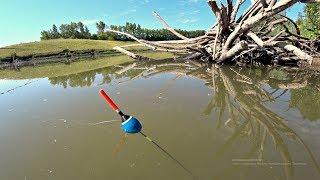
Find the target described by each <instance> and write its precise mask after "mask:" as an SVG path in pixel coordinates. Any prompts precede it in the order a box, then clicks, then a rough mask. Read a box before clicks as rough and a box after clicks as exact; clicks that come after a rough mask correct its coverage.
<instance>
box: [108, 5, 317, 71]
mask: <svg viewBox="0 0 320 180" xmlns="http://www.w3.org/2000/svg"><path fill="white" fill-rule="evenodd" d="M245 1H246V0H237V1H236V3H234V2H232V0H227V4H226V5H225V4H223V3H220V5H218V3H217V1H216V0H208V1H207V2H208V5H209V6H210V8H211V10H212V12H213V14H214V15H215V16H216V19H217V22H216V24H215V25H214V26H212V28H211V29H210V30H208V31H207V32H206V34H205V35H203V36H200V37H196V38H188V37H186V36H184V35H182V34H180V33H179V32H177V31H176V30H175V29H174V28H172V27H171V26H170V25H169V24H168V23H167V22H166V21H165V20H164V19H163V18H162V17H161V16H160V15H159V14H158V13H156V12H154V13H153V15H154V16H155V17H156V18H157V19H158V20H159V21H160V22H161V23H162V24H163V25H164V27H165V28H166V29H167V30H169V31H170V32H171V33H173V34H174V35H176V36H177V37H178V38H180V39H181V40H172V41H157V42H155V41H147V40H143V39H138V38H136V37H134V36H133V35H131V34H128V33H126V32H119V31H115V30H108V31H111V32H114V33H118V34H121V35H125V36H128V37H130V38H132V39H133V40H135V41H137V42H139V44H140V45H143V46H146V47H149V48H151V49H152V50H155V51H164V52H173V53H179V54H185V55H186V58H188V59H191V58H198V59H201V60H202V61H206V62H208V63H218V64H226V63H237V64H239V65H246V64H252V63H259V64H273V65H301V64H307V65H313V64H317V63H315V62H314V61H315V57H319V56H320V40H314V41H311V40H309V39H307V38H304V37H302V36H301V35H300V30H299V28H298V26H297V24H295V22H294V21H293V20H291V19H290V18H289V17H287V16H285V15H283V14H282V13H281V12H283V11H284V10H286V9H288V8H289V7H291V6H293V5H294V4H296V3H298V2H303V3H320V0H300V1H298V0H251V2H252V4H251V5H250V7H249V8H248V9H247V10H246V11H244V12H243V13H242V14H240V13H239V8H240V7H241V5H243V3H244V2H245ZM115 50H118V51H120V52H122V53H124V54H126V55H129V56H130V57H132V58H134V59H145V57H142V56H139V55H136V54H134V53H131V52H129V51H127V50H125V49H124V48H122V47H115Z"/></svg>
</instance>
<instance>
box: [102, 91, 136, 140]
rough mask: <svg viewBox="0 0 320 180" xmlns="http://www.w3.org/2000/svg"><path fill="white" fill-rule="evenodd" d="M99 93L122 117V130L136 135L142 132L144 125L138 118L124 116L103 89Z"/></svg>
mask: <svg viewBox="0 0 320 180" xmlns="http://www.w3.org/2000/svg"><path fill="white" fill-rule="evenodd" d="M99 93H100V95H101V96H102V97H103V98H104V99H105V100H106V101H107V103H108V104H109V106H110V107H111V108H112V109H113V110H114V111H115V112H116V113H118V114H119V115H120V116H121V121H122V123H121V129H122V130H123V131H124V132H125V133H129V134H136V133H140V132H141V129H142V125H141V123H140V122H139V120H138V119H137V118H135V117H133V116H129V115H126V114H124V113H123V112H122V111H121V110H120V109H119V107H118V105H117V104H116V103H115V102H114V101H113V100H112V99H111V98H110V96H109V95H108V94H107V93H106V92H105V91H104V90H103V89H101V90H100V91H99Z"/></svg>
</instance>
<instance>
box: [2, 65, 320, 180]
mask: <svg viewBox="0 0 320 180" xmlns="http://www.w3.org/2000/svg"><path fill="white" fill-rule="evenodd" d="M70 66H72V64H71V65H70ZM30 73H32V70H30ZM39 77H41V76H40V75H39ZM212 77H214V78H212ZM18 79H19V80H17V78H15V79H10V77H7V79H6V80H0V92H3V94H1V95H0V114H1V116H0V117H1V118H0V179H8V180H11V179H12V180H13V179H28V180H29V179H32V180H38V179H39V180H43V179H59V180H69V179H91V180H100V179H246V180H247V179H261V180H262V179H266V180H267V179H268V180H269V179H320V168H319V163H320V129H319V128H320V121H319V120H320V112H319V107H320V91H319V87H318V80H319V76H318V75H316V74H312V75H311V74H310V73H305V72H300V71H294V72H288V71H284V70H270V69H238V68H234V67H231V68H230V67H226V68H199V67H196V65H193V64H191V63H171V62H170V63H168V62H166V63H163V62H162V63H157V64H150V63H147V64H146V63H137V64H124V65H115V66H110V67H105V68H98V69H94V68H93V69H92V70H90V71H84V72H78V73H75V74H68V75H58V74H57V76H50V77H46V78H43V77H41V78H37V77H36V76H34V77H33V78H32V79H31V78H28V79H23V78H18ZM25 84H26V85H25ZM100 88H103V89H105V90H106V91H108V92H109V94H110V95H111V96H112V97H113V98H114V99H115V101H117V102H118V104H119V105H120V106H121V107H122V109H123V111H125V112H127V113H129V114H133V115H135V116H137V117H138V118H139V119H140V120H141V122H142V124H143V131H144V132H145V134H147V135H148V136H149V137H150V138H151V139H153V140H154V141H156V142H157V143H159V144H160V146H161V147H162V148H164V149H166V150H167V151H168V152H169V153H170V154H171V155H172V156H173V157H174V158H175V159H177V160H178V161H179V162H180V163H181V164H183V166H185V167H186V168H187V169H188V170H189V171H190V172H191V173H192V175H190V174H189V173H187V172H186V171H185V170H184V169H183V168H181V166H179V165H178V164H177V163H176V162H175V161H173V160H172V159H170V157H168V156H167V155H165V154H164V153H162V152H161V151H160V150H159V149H158V148H157V147H155V146H153V145H152V144H151V143H150V142H149V141H147V140H146V139H145V138H143V137H142V136H141V135H125V134H123V133H122V131H121V129H120V128H119V126H120V122H119V121H116V120H118V116H117V114H115V113H114V112H113V111H112V110H111V109H110V108H109V107H108V106H107V105H106V104H105V102H104V101H103V100H102V99H101V98H100V96H99V95H98V91H99V89H100ZM104 121H110V122H104Z"/></svg>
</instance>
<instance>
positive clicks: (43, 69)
mask: <svg viewBox="0 0 320 180" xmlns="http://www.w3.org/2000/svg"><path fill="white" fill-rule="evenodd" d="M141 55H143V56H147V57H150V58H154V59H163V58H169V57H172V54H170V53H159V52H153V53H141ZM130 61H133V59H131V58H129V57H127V56H123V55H119V56H109V57H103V58H98V59H94V60H86V59H83V60H79V61H76V62H73V63H71V64H69V65H68V64H64V63H50V64H44V65H40V66H35V67H32V66H26V67H22V68H21V70H20V71H15V70H9V69H5V70H0V79H33V78H46V77H47V78H50V77H57V76H66V75H70V74H77V73H81V72H86V71H90V70H94V69H100V68H104V67H108V66H112V65H117V64H122V63H126V62H130Z"/></svg>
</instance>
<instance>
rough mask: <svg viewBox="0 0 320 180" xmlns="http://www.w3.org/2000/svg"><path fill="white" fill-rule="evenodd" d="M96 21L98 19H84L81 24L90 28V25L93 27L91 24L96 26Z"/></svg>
mask: <svg viewBox="0 0 320 180" xmlns="http://www.w3.org/2000/svg"><path fill="white" fill-rule="evenodd" d="M98 21H100V20H98V19H85V20H82V21H81V22H82V23H83V24H84V25H86V26H90V25H93V24H96V23H97V22H98Z"/></svg>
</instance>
